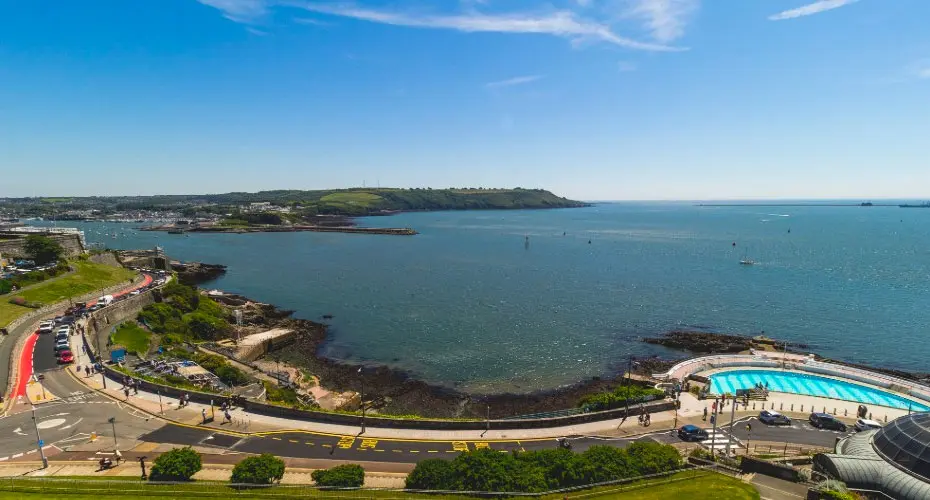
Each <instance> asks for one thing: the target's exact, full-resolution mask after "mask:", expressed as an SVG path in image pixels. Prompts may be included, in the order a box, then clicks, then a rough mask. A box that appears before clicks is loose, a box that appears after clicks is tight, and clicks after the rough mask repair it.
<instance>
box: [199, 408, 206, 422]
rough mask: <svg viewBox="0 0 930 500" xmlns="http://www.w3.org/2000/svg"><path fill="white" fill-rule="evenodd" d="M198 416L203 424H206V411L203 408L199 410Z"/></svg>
mask: <svg viewBox="0 0 930 500" xmlns="http://www.w3.org/2000/svg"><path fill="white" fill-rule="evenodd" d="M200 416H201V417H203V423H207V409H206V408H203V409H201V410H200Z"/></svg>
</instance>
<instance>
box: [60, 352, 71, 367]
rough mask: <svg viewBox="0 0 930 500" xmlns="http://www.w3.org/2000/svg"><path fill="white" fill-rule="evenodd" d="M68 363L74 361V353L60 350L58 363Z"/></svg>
mask: <svg viewBox="0 0 930 500" xmlns="http://www.w3.org/2000/svg"><path fill="white" fill-rule="evenodd" d="M67 363H74V354H72V353H71V351H59V352H58V364H60V365H64V364H67Z"/></svg>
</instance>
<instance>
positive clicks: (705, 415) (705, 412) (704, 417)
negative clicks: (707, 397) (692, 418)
mask: <svg viewBox="0 0 930 500" xmlns="http://www.w3.org/2000/svg"><path fill="white" fill-rule="evenodd" d="M701 420H702V421H704V422H707V407H706V406H705V407H704V416H703V417H702V418H701Z"/></svg>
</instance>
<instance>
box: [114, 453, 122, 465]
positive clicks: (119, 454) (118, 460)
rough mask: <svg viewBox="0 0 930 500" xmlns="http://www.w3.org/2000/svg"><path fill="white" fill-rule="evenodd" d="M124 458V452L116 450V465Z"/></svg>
mask: <svg viewBox="0 0 930 500" xmlns="http://www.w3.org/2000/svg"><path fill="white" fill-rule="evenodd" d="M122 459H123V454H122V453H120V452H119V450H116V465H119V463H120V461H121V460H122Z"/></svg>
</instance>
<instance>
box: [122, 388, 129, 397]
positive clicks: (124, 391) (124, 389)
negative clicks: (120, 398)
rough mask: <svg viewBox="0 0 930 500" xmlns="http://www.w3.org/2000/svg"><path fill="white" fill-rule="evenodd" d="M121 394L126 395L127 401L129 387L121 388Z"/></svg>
mask: <svg viewBox="0 0 930 500" xmlns="http://www.w3.org/2000/svg"><path fill="white" fill-rule="evenodd" d="M123 394H125V395H126V399H129V387H128V386H127V387H123Z"/></svg>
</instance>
